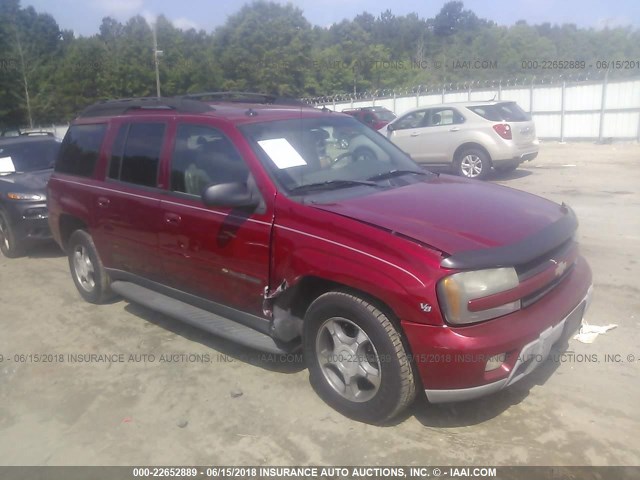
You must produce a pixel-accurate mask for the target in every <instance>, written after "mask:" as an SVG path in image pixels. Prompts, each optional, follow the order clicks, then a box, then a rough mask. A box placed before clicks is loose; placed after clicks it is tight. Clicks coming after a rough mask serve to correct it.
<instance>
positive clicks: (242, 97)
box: [179, 91, 309, 107]
mask: <svg viewBox="0 0 640 480" xmlns="http://www.w3.org/2000/svg"><path fill="white" fill-rule="evenodd" d="M179 98H185V99H190V100H201V101H203V102H206V101H210V102H230V103H261V104H264V105H292V106H299V107H303V106H304V107H308V106H309V105H308V104H307V103H305V102H303V101H301V100H298V99H296V98H291V97H278V96H276V95H270V94H267V93H253V92H233V91H231V92H202V93H189V94H186V95H182V96H181V97H179Z"/></svg>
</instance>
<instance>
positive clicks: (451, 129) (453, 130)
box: [449, 127, 460, 132]
mask: <svg viewBox="0 0 640 480" xmlns="http://www.w3.org/2000/svg"><path fill="white" fill-rule="evenodd" d="M458 130H460V127H453V128H450V129H449V131H450V132H457V131H458Z"/></svg>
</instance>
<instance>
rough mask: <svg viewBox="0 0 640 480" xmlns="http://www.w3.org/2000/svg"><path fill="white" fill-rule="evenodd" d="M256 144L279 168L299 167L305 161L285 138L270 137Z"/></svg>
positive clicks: (304, 163)
mask: <svg viewBox="0 0 640 480" xmlns="http://www.w3.org/2000/svg"><path fill="white" fill-rule="evenodd" d="M258 145H260V146H261V147H262V149H263V150H264V151H265V152H266V154H267V155H269V158H271V160H273V163H275V164H276V167H278V168H279V169H281V170H282V169H284V168H291V167H301V166H302V165H306V164H307V162H305V161H304V158H302V157H301V156H300V154H299V153H298V152H297V151H296V149H295V148H293V146H292V145H291V144H290V143H289V142H288V141H287V140H286V139H285V138H272V139H270V140H260V141H259V142H258Z"/></svg>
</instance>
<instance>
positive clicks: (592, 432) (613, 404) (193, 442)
mask: <svg viewBox="0 0 640 480" xmlns="http://www.w3.org/2000/svg"><path fill="white" fill-rule="evenodd" d="M491 181H495V182H497V183H501V184H504V185H508V186H510V187H513V188H517V189H521V190H525V191H527V192H532V193H535V194H538V195H542V196H544V197H547V198H550V199H552V200H554V201H557V202H562V201H564V202H566V203H568V204H570V205H571V206H572V207H573V208H574V210H575V211H576V213H577V215H578V217H579V219H580V231H579V239H580V241H581V243H582V251H583V253H584V255H585V256H586V257H587V259H588V261H589V262H590V264H591V267H592V269H593V272H594V285H595V291H594V300H593V303H592V305H591V308H590V310H589V311H588V312H587V315H586V320H587V321H588V322H589V323H593V324H597V325H605V324H609V323H615V324H617V325H618V327H617V328H616V329H615V330H612V331H610V332H608V333H607V334H606V335H603V336H600V337H598V338H597V340H596V341H595V343H593V344H591V345H585V344H581V343H578V342H577V341H575V340H572V341H571V343H570V350H571V351H572V352H573V354H572V355H565V356H564V357H562V358H564V360H563V361H555V362H554V361H552V360H551V361H547V362H546V363H545V364H544V365H543V366H542V367H541V368H540V369H538V370H537V371H535V372H534V373H533V374H532V375H531V376H530V377H529V378H526V379H525V380H523V381H521V382H520V383H518V384H516V385H514V386H513V387H512V388H510V389H508V390H506V391H503V392H500V393H498V394H495V395H493V396H491V397H487V398H484V399H480V400H477V401H471V402H466V403H460V404H453V405H445V406H430V405H428V404H427V403H426V401H424V399H423V398H419V399H418V401H417V402H416V403H415V405H414V406H413V408H412V409H411V410H410V411H409V412H408V413H407V414H406V415H404V416H403V417H401V418H399V419H397V420H396V421H395V422H394V423H393V424H391V425H388V426H384V427H375V426H370V425H365V424H361V423H357V422H354V421H351V420H349V419H346V418H344V417H342V416H341V415H340V414H338V413H336V412H335V411H333V410H332V409H331V408H329V407H328V406H326V405H325V404H324V403H323V402H322V401H321V400H320V399H319V398H318V397H317V396H316V394H315V393H314V391H313V389H312V388H311V387H310V385H309V381H308V376H307V372H306V370H305V369H304V368H303V365H302V364H301V363H296V362H274V361H272V359H270V358H269V357H264V356H262V357H261V356H259V355H256V354H255V353H253V352H251V351H249V350H246V349H244V348H241V347H238V346H235V345H233V344H230V343H228V342H225V341H223V340H220V339H218V338H216V337H215V336H213V335H209V334H205V333H202V332H200V331H198V330H196V329H193V328H191V327H188V326H185V325H183V324H180V323H179V322H177V321H174V320H171V319H169V318H167V317H165V316H162V315H159V314H157V313H154V312H152V311H150V310H147V309H145V308H142V307H139V306H136V305H132V304H129V303H127V302H125V301H119V302H115V303H112V304H110V305H105V306H99V307H98V306H94V305H89V304H87V303H84V302H83V301H82V299H81V298H80V296H79V295H78V294H77V292H76V290H75V287H74V285H73V283H72V281H71V278H70V275H69V271H68V267H67V260H66V258H65V257H64V256H63V255H62V254H61V252H59V251H58V249H57V247H55V246H54V245H46V246H42V247H39V248H37V249H35V250H34V251H32V252H31V253H30V255H29V256H27V257H25V258H21V259H17V260H8V259H6V258H4V257H0V322H1V323H2V333H1V334H0V355H1V356H2V362H1V363H0V464H4V465H132V464H163V465H168V464H174V465H175V464H191V465H211V464H213V465H299V464H315V465H393V464H398V465H445V464H452V465H460V464H478V465H481V464H484V465H528V464H534V465H549V464H551V465H639V464H640V439H639V437H638V435H637V433H638V431H640V411H639V410H638V400H639V399H640V381H639V379H640V280H639V279H640V265H639V263H638V262H639V261H640V260H639V256H640V255H639V254H640V191H639V189H638V186H639V185H640V145H637V144H626V145H615V144H614V145H593V144H566V145H560V144H554V143H549V144H546V143H545V144H543V145H542V147H541V154H540V156H539V157H538V158H537V159H536V160H534V161H533V162H531V163H529V164H526V165H525V166H524V167H523V168H521V169H519V170H517V171H515V172H513V173H512V174H510V175H508V176H506V177H495V178H493V179H491ZM91 353H96V354H102V355H109V356H111V357H112V358H111V359H112V360H114V361H113V362H111V363H109V362H97V361H86V362H80V361H79V360H80V358H84V357H83V356H82V355H83V354H91ZM70 355H75V357H71V356H70ZM130 355H133V357H130ZM605 355H610V356H611V357H609V358H608V360H607V358H606V357H605ZM616 355H619V356H617V357H616ZM45 360H47V361H46V362H45ZM88 360H91V359H88Z"/></svg>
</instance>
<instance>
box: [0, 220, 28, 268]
mask: <svg viewBox="0 0 640 480" xmlns="http://www.w3.org/2000/svg"><path fill="white" fill-rule="evenodd" d="M0 252H2V254H3V255H4V256H5V257H7V258H17V257H20V256H22V255H24V247H23V246H22V245H19V244H18V242H17V241H16V235H15V232H14V231H13V228H12V227H11V223H9V217H8V216H7V214H6V213H4V212H2V211H0Z"/></svg>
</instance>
